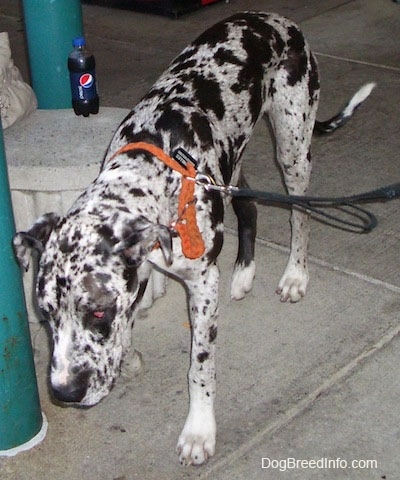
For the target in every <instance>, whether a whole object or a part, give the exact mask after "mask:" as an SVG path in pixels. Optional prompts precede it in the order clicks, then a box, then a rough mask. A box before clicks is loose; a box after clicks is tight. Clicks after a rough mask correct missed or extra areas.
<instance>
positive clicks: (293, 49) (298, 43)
mask: <svg viewBox="0 0 400 480" xmlns="http://www.w3.org/2000/svg"><path fill="white" fill-rule="evenodd" d="M288 34H289V40H288V47H289V50H288V58H287V60H285V62H284V67H285V69H286V71H287V72H288V78H287V80H288V84H289V85H290V86H292V87H293V86H294V85H296V83H298V82H300V81H301V80H302V79H303V77H304V75H305V74H306V73H307V63H308V62H307V54H306V52H305V40H304V37H303V34H302V33H301V31H300V30H299V29H298V28H296V27H295V26H293V25H292V26H291V27H289V28H288Z"/></svg>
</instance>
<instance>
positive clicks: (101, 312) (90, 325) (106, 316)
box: [83, 306, 116, 339]
mask: <svg viewBox="0 0 400 480" xmlns="http://www.w3.org/2000/svg"><path fill="white" fill-rule="evenodd" d="M115 311H116V307H115V306H113V307H108V308H105V309H98V310H97V309H96V310H89V311H87V312H86V313H85V314H84V316H83V326H84V327H85V328H87V329H88V330H91V331H92V332H93V333H96V334H99V335H100V336H101V337H102V338H103V339H104V338H108V337H109V336H110V333H111V326H112V322H113V320H114V317H115Z"/></svg>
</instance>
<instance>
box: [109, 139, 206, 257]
mask: <svg viewBox="0 0 400 480" xmlns="http://www.w3.org/2000/svg"><path fill="white" fill-rule="evenodd" d="M132 150H144V151H146V152H149V153H151V154H152V155H154V156H155V157H157V158H158V159H159V160H161V161H162V162H164V163H165V164H166V165H167V166H168V167H169V168H172V170H175V171H176V172H179V173H180V174H181V175H182V188H181V191H180V194H179V203H178V220H177V221H176V222H175V224H174V229H175V230H176V231H177V232H178V235H179V236H180V238H181V242H182V252H183V254H184V255H185V257H186V258H190V259H195V258H199V257H201V256H202V255H203V253H204V251H205V246H204V240H203V237H202V236H201V233H200V230H199V227H198V225H197V219H196V206H195V203H196V199H195V196H194V186H195V182H194V178H195V177H196V169H195V167H194V165H192V164H191V163H187V164H186V166H185V167H183V166H182V165H180V164H179V163H178V162H177V161H176V160H174V159H173V158H171V157H170V156H169V155H167V154H166V153H165V152H164V150H162V149H161V148H158V147H156V146H155V145H152V144H150V143H146V142H136V143H128V144H127V145H125V146H123V147H122V148H120V149H119V150H118V151H117V152H116V153H114V155H113V156H112V157H111V158H110V160H111V159H113V158H114V157H116V156H117V155H121V154H123V153H126V152H131V151H132Z"/></svg>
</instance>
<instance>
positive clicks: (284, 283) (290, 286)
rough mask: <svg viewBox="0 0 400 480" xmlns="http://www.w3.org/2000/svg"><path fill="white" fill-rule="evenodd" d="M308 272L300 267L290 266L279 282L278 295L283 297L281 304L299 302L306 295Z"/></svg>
mask: <svg viewBox="0 0 400 480" xmlns="http://www.w3.org/2000/svg"><path fill="white" fill-rule="evenodd" d="M308 280H309V276H308V271H307V269H306V268H304V267H299V266H298V265H294V266H293V265H288V266H287V267H286V270H285V273H284V274H283V277H282V278H281V281H280V282H279V285H278V288H277V289H276V293H277V294H278V295H280V296H281V302H288V301H289V302H292V303H295V302H298V301H299V300H301V299H302V298H303V297H304V295H305V294H306V289H307V285H308Z"/></svg>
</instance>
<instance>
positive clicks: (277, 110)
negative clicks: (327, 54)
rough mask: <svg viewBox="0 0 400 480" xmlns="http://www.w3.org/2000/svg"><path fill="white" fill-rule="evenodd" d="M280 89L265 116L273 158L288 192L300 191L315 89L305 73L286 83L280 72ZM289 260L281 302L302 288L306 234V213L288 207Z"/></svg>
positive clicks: (305, 178) (305, 177)
mask: <svg viewBox="0 0 400 480" xmlns="http://www.w3.org/2000/svg"><path fill="white" fill-rule="evenodd" d="M282 76H283V78H281V80H280V82H281V83H282V84H283V85H284V87H283V88H282V89H278V90H277V92H275V94H274V97H273V101H272V102H271V108H270V111H269V119H270V122H271V125H272V128H273V131H274V134H275V141H276V152H277V161H278V163H279V165H280V167H281V169H282V173H283V178H284V181H285V185H286V188H287V191H288V193H289V194H292V195H304V194H305V193H306V191H307V189H308V185H309V181H310V175H311V149H310V146H311V138H312V132H313V127H314V122H315V117H316V111H317V106H318V93H319V89H318V88H315V90H314V92H313V94H312V95H311V92H310V88H309V82H308V81H307V77H306V76H305V77H303V78H302V79H301V80H299V81H298V82H297V83H295V84H294V85H290V84H289V82H288V79H287V78H285V77H286V74H285V73H284V72H282ZM290 223H291V243H290V255H289V260H288V263H287V266H286V269H285V272H284V274H283V276H282V279H281V280H280V282H279V285H278V288H277V293H278V294H279V295H280V297H281V301H282V302H286V301H290V302H297V301H299V300H300V299H301V298H302V297H303V296H304V295H305V292H306V288H307V284H308V280H309V275H308V266H307V255H308V243H309V236H310V225H309V223H310V222H309V215H308V213H307V212H305V211H303V210H301V209H298V208H297V207H293V208H292V214H291V219H290Z"/></svg>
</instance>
